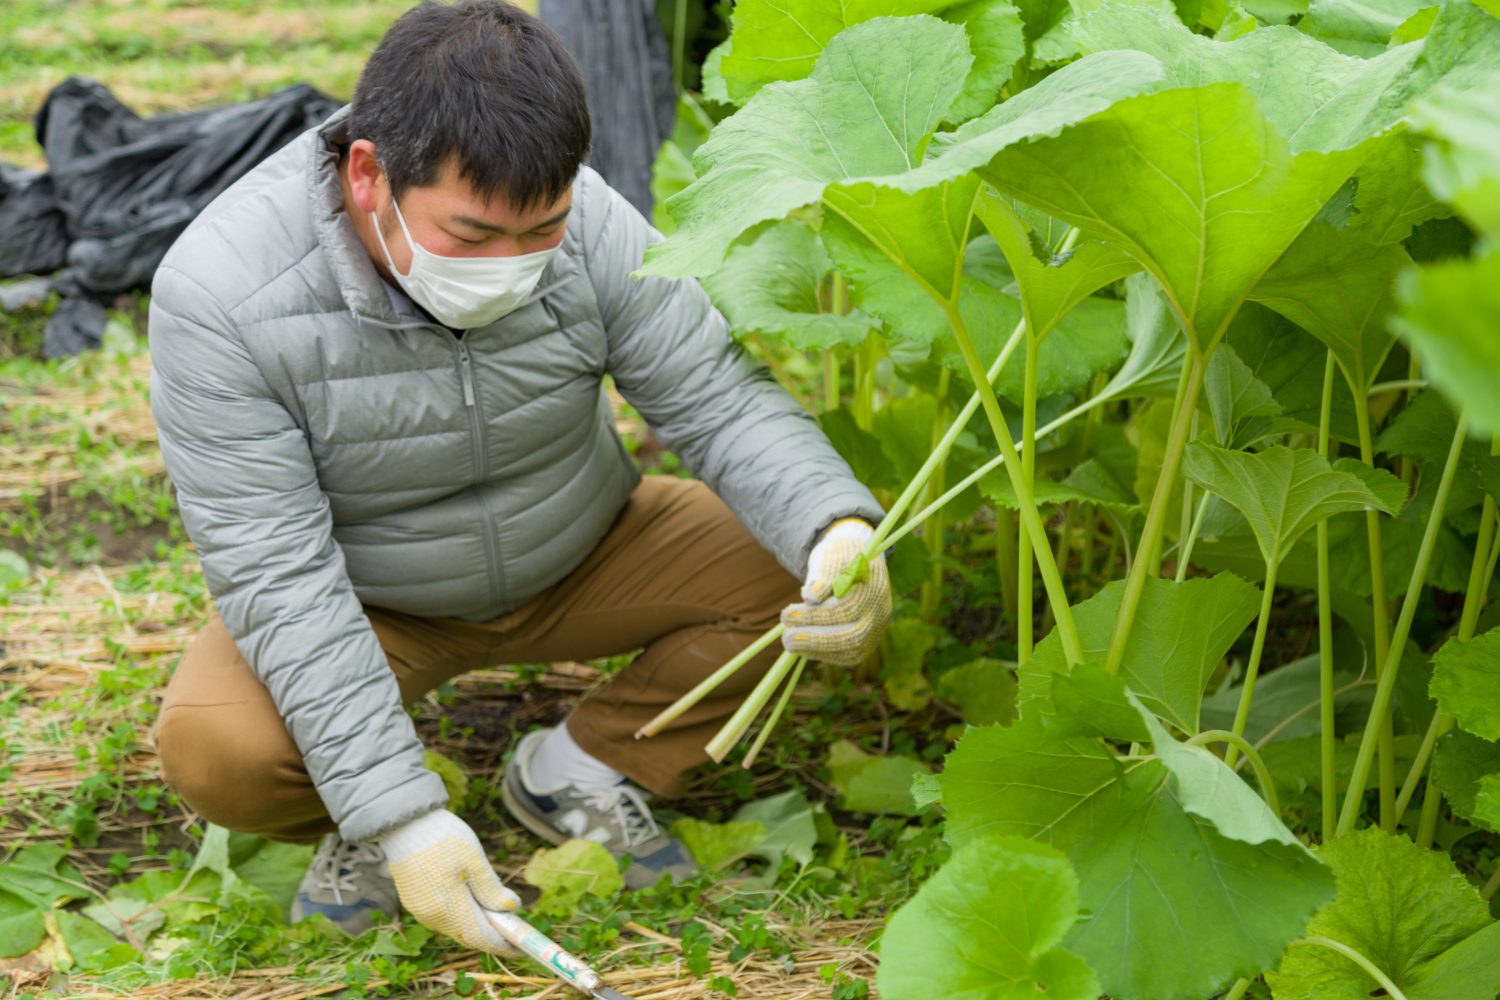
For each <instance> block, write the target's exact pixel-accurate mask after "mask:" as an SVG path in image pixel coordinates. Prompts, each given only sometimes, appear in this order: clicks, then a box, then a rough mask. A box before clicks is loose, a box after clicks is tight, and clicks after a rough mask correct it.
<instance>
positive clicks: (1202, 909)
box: [939, 714, 1333, 1000]
mask: <svg viewBox="0 0 1500 1000" xmlns="http://www.w3.org/2000/svg"><path fill="white" fill-rule="evenodd" d="M1142 718H1144V717H1142ZM1163 747H1164V748H1166V750H1167V755H1168V758H1169V759H1171V758H1172V757H1173V756H1174V754H1175V753H1176V750H1175V749H1174V748H1175V747H1176V745H1175V744H1172V742H1171V741H1170V739H1165V740H1164V741H1163ZM1181 749H1187V748H1181ZM1205 753H1206V752H1205ZM1209 756H1210V757H1211V755H1209ZM1212 760H1213V761H1217V758H1212ZM1200 766H1216V767H1217V768H1219V769H1220V771H1222V774H1218V773H1215V772H1211V771H1207V770H1200V769H1199V768H1200ZM1174 767H1175V769H1176V770H1177V771H1181V772H1182V773H1181V774H1177V773H1174V769H1173V768H1169V766H1168V765H1167V764H1166V763H1164V762H1163V761H1162V760H1158V759H1154V758H1153V759H1148V760H1133V761H1128V762H1127V761H1122V760H1120V759H1118V758H1116V757H1115V756H1114V755H1113V754H1112V753H1110V752H1109V750H1108V749H1107V748H1106V747H1105V746H1104V744H1102V743H1101V742H1100V741H1099V740H1097V739H1093V738H1084V737H1066V738H1064V737H1055V736H1049V735H1048V733H1047V731H1046V729H1045V727H1044V726H1043V724H1042V723H1041V721H1040V720H1039V719H1038V718H1037V717H1035V716H1031V717H1028V716H1026V715H1024V714H1023V716H1022V719H1021V721H1020V722H1019V723H1017V724H1016V725H1015V726H1012V727H1009V728H1000V727H983V728H975V729H970V730H969V731H968V733H967V734H965V736H964V738H963V739H962V740H961V741H960V742H959V745H958V747H957V749H955V750H954V752H953V753H952V754H950V755H949V758H948V763H947V766H946V768H945V770H944V772H943V774H942V775H941V776H940V777H939V782H940V783H941V786H942V793H943V802H944V805H945V807H946V808H947V809H948V813H949V819H948V837H949V839H950V840H951V841H953V843H954V844H955V845H956V846H958V847H960V848H962V847H963V845H965V844H968V843H971V842H973V841H976V840H981V839H982V838H987V837H992V836H1016V835H1019V836H1028V837H1032V838H1034V839H1036V840H1039V841H1041V842H1043V843H1047V844H1050V845H1052V846H1054V847H1056V848H1058V849H1060V850H1062V851H1064V852H1065V853H1066V854H1067V855H1068V858H1069V860H1071V861H1072V862H1073V865H1074V868H1075V869H1076V871H1077V873H1078V880H1079V901H1080V905H1081V907H1082V909H1083V910H1084V911H1085V912H1087V913H1088V914H1089V919H1088V920H1087V921H1086V922H1084V923H1080V924H1079V925H1077V926H1076V927H1075V928H1074V929H1073V930H1072V932H1071V933H1070V934H1069V935H1068V936H1067V937H1066V938H1065V939H1064V944H1065V945H1066V946H1067V947H1068V948H1069V949H1070V950H1072V951H1075V952H1077V954H1078V955H1079V956H1080V957H1082V958H1083V959H1084V960H1085V961H1086V962H1088V963H1089V965H1090V966H1092V967H1093V968H1094V969H1095V970H1096V971H1097V972H1098V973H1099V978H1100V982H1101V985H1102V986H1103V988H1104V990H1105V992H1107V993H1109V994H1110V995H1111V996H1113V997H1117V998H1119V1000H1148V998H1149V1000H1201V998H1202V997H1204V996H1208V995H1209V994H1211V993H1213V992H1214V991H1215V990H1216V989H1219V988H1222V987H1223V986H1225V985H1226V984H1227V983H1228V982H1229V981H1230V980H1232V979H1233V978H1235V977H1236V976H1239V975H1251V976H1253V975H1255V974H1257V973H1258V972H1260V971H1261V970H1263V969H1265V968H1267V967H1269V966H1271V965H1272V964H1273V963H1274V962H1275V961H1276V960H1277V958H1278V957H1279V956H1280V954H1281V951H1282V949H1283V948H1285V946H1286V944H1287V942H1288V941H1290V940H1291V939H1292V938H1293V937H1295V936H1296V935H1297V934H1299V933H1300V932H1301V930H1302V928H1303V926H1304V924H1305V922H1306V920H1307V918H1308V916H1309V915H1310V914H1311V913H1312V912H1313V910H1315V909H1316V908H1317V907H1318V906H1319V905H1321V904H1322V903H1324V902H1326V900H1327V899H1328V898H1329V896H1330V895H1331V894H1332V888H1333V886H1332V878H1331V877H1330V876H1329V875H1328V873H1327V871H1326V870H1325V869H1324V868H1323V867H1322V866H1321V865H1319V864H1318V863H1317V862H1316V861H1315V860H1314V859H1313V858H1312V856H1311V855H1310V854H1309V853H1308V852H1307V851H1306V849H1305V848H1303V847H1302V846H1301V845H1300V844H1296V843H1295V842H1291V843H1289V842H1288V838H1289V837H1290V834H1288V833H1287V832H1286V831H1285V828H1284V827H1281V825H1280V824H1279V823H1277V822H1276V821H1275V819H1274V818H1272V817H1270V816H1269V811H1268V810H1264V807H1261V808H1262V810H1263V812H1262V813H1261V814H1259V815H1258V816H1257V815H1256V814H1255V813H1253V812H1251V811H1250V806H1249V802H1248V800H1246V799H1243V798H1242V797H1239V796H1235V797H1234V798H1233V799H1232V800H1225V799H1223V797H1222V795H1223V789H1224V787H1225V784H1226V783H1227V782H1238V781H1239V780H1240V779H1239V778H1238V777H1236V776H1234V775H1233V774H1232V773H1230V772H1229V770H1228V769H1227V768H1225V767H1224V765H1223V763H1222V762H1217V763H1216V764H1211V763H1210V762H1209V761H1200V760H1199V759H1198V758H1197V756H1196V754H1194V755H1193V759H1192V760H1191V761H1190V762H1187V763H1184V762H1183V761H1181V760H1174ZM1249 794H1250V795H1253V793H1249Z"/></svg>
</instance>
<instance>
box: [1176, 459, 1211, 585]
mask: <svg viewBox="0 0 1500 1000" xmlns="http://www.w3.org/2000/svg"><path fill="white" fill-rule="evenodd" d="M1183 482H1184V483H1186V482H1187V480H1186V479H1184V480H1183ZM1211 495H1212V494H1210V493H1209V492H1208V491H1207V490H1204V491H1203V495H1202V496H1201V497H1199V498H1198V509H1197V510H1196V511H1194V512H1193V521H1192V524H1191V525H1189V527H1188V530H1187V541H1185V542H1183V543H1182V552H1181V553H1180V554H1179V555H1178V557H1177V575H1176V577H1175V579H1176V581H1177V582H1178V583H1181V582H1182V581H1183V580H1185V579H1186V578H1187V570H1188V563H1189V562H1191V560H1192V558H1193V547H1194V546H1195V545H1197V544H1198V532H1200V531H1202V530H1203V518H1204V516H1205V515H1207V513H1208V498H1209V497H1210V496H1211ZM1182 503H1183V506H1182V510H1183V513H1184V514H1186V513H1187V497H1186V495H1184V497H1183V501H1182Z"/></svg>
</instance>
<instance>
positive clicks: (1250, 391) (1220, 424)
mask: <svg viewBox="0 0 1500 1000" xmlns="http://www.w3.org/2000/svg"><path fill="white" fill-rule="evenodd" d="M1203 396H1204V397H1205V398H1206V399H1207V402H1208V412H1209V413H1210V415H1212V416H1213V419H1214V437H1215V438H1216V439H1217V440H1218V442H1219V444H1221V445H1223V446H1224V447H1226V448H1245V447H1248V446H1249V445H1252V444H1254V443H1256V442H1257V441H1259V440H1261V439H1262V438H1264V437H1266V436H1267V434H1269V433H1270V431H1271V420H1270V418H1271V417H1274V416H1278V415H1279V414H1280V413H1281V404H1280V403H1278V402H1276V397H1274V396H1273V395H1271V387H1270V386H1268V385H1266V384H1265V383H1264V382H1262V381H1261V380H1260V379H1258V378H1256V377H1255V373H1254V372H1252V371H1251V370H1250V366H1249V365H1247V364H1245V362H1243V361H1241V360H1240V356H1239V355H1238V354H1236V353H1235V351H1234V348H1233V347H1230V346H1229V345H1227V344H1224V345H1221V346H1220V347H1219V349H1218V350H1217V351H1215V352H1214V356H1213V357H1212V358H1210V359H1209V362H1208V371H1207V372H1206V373H1205V374H1204V378H1203Z"/></svg>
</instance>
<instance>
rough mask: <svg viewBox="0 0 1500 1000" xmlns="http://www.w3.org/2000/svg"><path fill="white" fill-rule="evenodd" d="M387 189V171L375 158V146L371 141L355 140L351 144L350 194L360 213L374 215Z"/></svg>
mask: <svg viewBox="0 0 1500 1000" xmlns="http://www.w3.org/2000/svg"><path fill="white" fill-rule="evenodd" d="M385 189H386V179H385V171H383V170H381V169H380V161H379V160H378V159H377V158H376V156H375V144H374V143H373V142H371V141H370V140H369V139H355V140H354V141H353V142H352V143H350V144H349V193H350V194H351V195H352V196H353V198H354V204H355V205H356V206H357V207H358V208H359V210H360V211H362V212H365V213H366V214H369V213H372V212H374V211H375V203H376V200H377V197H378V196H379V195H380V194H381V193H382V192H384V191H385Z"/></svg>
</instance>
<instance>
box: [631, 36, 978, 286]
mask: <svg viewBox="0 0 1500 1000" xmlns="http://www.w3.org/2000/svg"><path fill="white" fill-rule="evenodd" d="M738 49H739V45H738V42H737V43H736V49H735V52H732V53H731V55H736V54H738ZM726 61H727V59H726ZM971 62H972V57H971V56H970V55H969V51H968V43H967V42H966V41H965V39H964V32H963V29H962V28H960V27H958V26H956V25H952V24H948V23H946V22H943V21H939V20H938V19H936V18H933V17H908V18H892V17H882V18H876V19H875V20H872V21H866V22H865V23H863V24H859V25H856V26H855V27H853V28H851V29H849V30H848V31H845V32H843V33H842V34H840V35H839V36H838V37H837V38H836V39H834V41H832V42H831V43H830V44H829V45H828V48H827V50H826V51H824V52H823V54H822V55H821V56H819V57H818V59H817V63H816V65H815V66H814V67H813V70H812V73H811V75H810V76H809V77H808V78H807V79H805V80H796V81H794V82H791V83H781V84H775V85H772V86H769V87H767V88H765V89H764V90H763V91H762V92H761V93H759V94H757V95H756V96H755V98H754V99H753V100H751V101H750V103H748V104H747V105H745V107H744V108H742V109H741V110H740V111H739V112H738V113H736V114H735V115H733V116H731V117H730V118H728V119H726V120H724V121H723V122H720V123H719V125H718V126H717V127H716V128H715V129H714V131H713V133H712V134H711V135H710V136H709V138H708V141H706V142H705V143H704V144H703V145H701V146H699V147H698V149H697V151H696V152H695V153H694V154H693V166H694V169H695V170H696V172H697V174H698V179H697V180H696V181H694V182H693V184H692V185H690V186H689V187H688V188H687V190H685V191H683V192H681V193H680V194H678V195H676V196H674V197H673V198H672V199H671V200H670V201H669V202H668V203H667V204H668V208H669V209H670V210H671V213H672V217H673V218H674V219H676V220H677V225H678V231H677V233H675V234H674V235H673V236H672V238H670V239H668V240H667V241H666V242H664V243H659V244H656V245H655V246H653V247H651V248H650V249H649V250H648V252H647V256H646V266H645V267H644V268H643V269H642V270H643V271H645V272H647V273H652V274H673V275H685V274H702V273H706V272H708V271H713V270H717V269H718V267H719V264H720V263H721V262H722V260H723V259H724V253H725V251H726V250H727V249H728V247H729V243H730V241H732V240H733V239H735V238H736V237H737V236H739V234H740V233H742V232H744V231H745V230H746V229H748V228H750V227H751V226H752V225H754V224H755V223H757V222H761V221H763V220H765V219H779V218H781V217H782V216H784V215H786V214H787V213H788V212H790V211H791V210H792V209H794V208H797V207H799V206H801V205H806V204H810V203H812V202H815V201H817V200H819V199H820V198H821V197H822V196H823V189H824V188H825V187H827V186H828V184H829V183H831V182H834V181H843V180H848V179H852V178H860V177H879V176H883V175H891V174H901V173H905V172H906V171H909V170H911V169H912V168H913V167H916V166H917V165H918V164H919V163H920V162H921V156H922V151H923V149H924V148H925V146H926V144H927V140H928V137H929V136H931V135H932V133H933V131H934V130H935V129H936V128H937V126H938V124H939V123H940V122H941V121H942V120H943V115H944V114H945V113H946V111H947V108H948V105H949V104H951V103H952V102H953V98H954V97H955V96H956V95H957V93H958V90H959V87H960V86H961V85H962V82H963V72H964V71H965V70H966V69H967V67H968V66H969V64H970V63H971Z"/></svg>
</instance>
